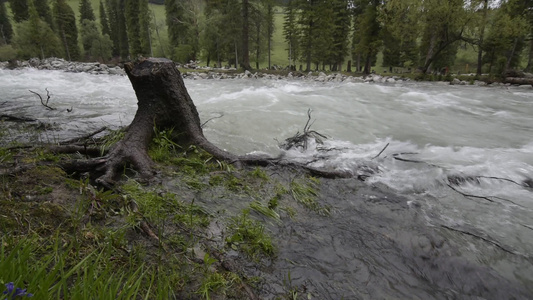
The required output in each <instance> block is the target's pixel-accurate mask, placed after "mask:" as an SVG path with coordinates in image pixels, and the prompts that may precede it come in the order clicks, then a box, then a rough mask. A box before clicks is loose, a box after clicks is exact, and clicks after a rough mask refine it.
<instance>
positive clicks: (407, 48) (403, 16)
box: [380, 0, 421, 68]
mask: <svg viewBox="0 0 533 300" xmlns="http://www.w3.org/2000/svg"><path fill="white" fill-rule="evenodd" d="M420 5H421V2H420V1H419V0H389V1H387V3H386V4H385V5H384V6H383V7H382V10H381V15H380V18H381V21H382V23H383V24H384V25H383V30H382V38H383V66H385V67H390V68H392V67H407V68H410V67H413V66H415V65H416V64H417V63H418V60H419V59H418V52H419V50H418V45H417V42H416V41H417V39H419V36H420V34H421V30H420V21H419V20H420V18H421V16H420V11H421V9H420Z"/></svg>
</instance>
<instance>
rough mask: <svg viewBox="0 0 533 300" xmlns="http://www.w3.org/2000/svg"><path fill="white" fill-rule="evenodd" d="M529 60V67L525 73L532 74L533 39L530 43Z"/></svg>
mask: <svg viewBox="0 0 533 300" xmlns="http://www.w3.org/2000/svg"><path fill="white" fill-rule="evenodd" d="M529 43H530V45H529V59H528V61H527V67H526V69H525V70H524V71H526V72H532V71H533V39H532V40H531V42H529Z"/></svg>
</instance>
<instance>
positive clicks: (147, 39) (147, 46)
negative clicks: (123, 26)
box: [138, 0, 153, 56]
mask: <svg viewBox="0 0 533 300" xmlns="http://www.w3.org/2000/svg"><path fill="white" fill-rule="evenodd" d="M150 12H151V11H150V8H149V6H148V0H141V1H140V3H139V17H138V19H139V25H140V30H139V39H140V40H141V49H142V53H143V54H144V55H150V56H153V51H152V33H151V26H150V23H151V20H152V18H151V13H150Z"/></svg>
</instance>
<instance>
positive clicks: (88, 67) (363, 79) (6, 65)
mask: <svg viewBox="0 0 533 300" xmlns="http://www.w3.org/2000/svg"><path fill="white" fill-rule="evenodd" d="M178 67H179V68H186V69H194V70H197V71H186V72H182V76H183V78H184V79H190V80H203V79H211V80H213V79H214V80H223V79H259V78H264V79H270V80H283V79H301V80H307V81H316V82H324V83H325V82H345V83H349V82H352V83H357V82H360V83H385V84H393V83H401V82H410V81H413V80H412V79H410V78H406V77H401V76H382V75H377V74H370V75H367V76H349V75H345V74H341V73H332V74H326V73H324V72H308V73H303V72H299V71H294V72H289V73H288V74H287V75H284V74H270V73H263V72H260V71H257V72H254V73H252V72H250V71H245V72H237V70H236V69H224V68H211V67H199V66H197V65H196V64H192V65H191V64H187V65H178ZM23 68H35V69H38V70H59V71H65V72H73V73H89V74H93V75H122V76H123V75H125V72H124V69H123V68H122V67H120V66H117V65H107V64H102V63H99V62H69V61H66V60H64V59H62V58H55V57H50V58H46V59H42V60H41V59H39V58H32V59H30V60H26V61H10V62H0V69H23ZM434 82H435V83H439V84H447V85H475V86H511V85H516V86H520V85H523V86H528V85H529V84H512V83H502V82H490V83H487V82H485V81H482V80H471V81H465V80H460V79H458V78H454V79H453V80H451V81H434Z"/></svg>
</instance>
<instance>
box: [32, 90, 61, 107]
mask: <svg viewBox="0 0 533 300" xmlns="http://www.w3.org/2000/svg"><path fill="white" fill-rule="evenodd" d="M29 91H30V93H32V94H35V95H37V96H39V99H41V104H42V105H43V106H44V107H46V108H47V109H49V110H55V108H53V107H50V106H48V101H49V100H50V92H49V91H48V88H46V96H47V97H48V98H46V102H45V101H44V100H43V97H41V95H40V94H39V93H36V92H34V91H32V90H29Z"/></svg>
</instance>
